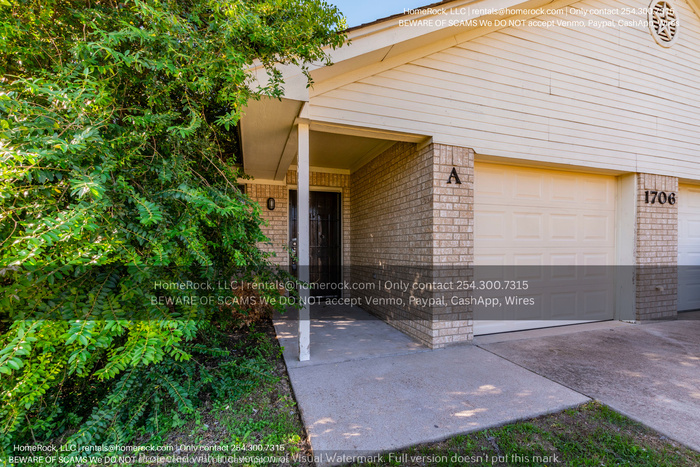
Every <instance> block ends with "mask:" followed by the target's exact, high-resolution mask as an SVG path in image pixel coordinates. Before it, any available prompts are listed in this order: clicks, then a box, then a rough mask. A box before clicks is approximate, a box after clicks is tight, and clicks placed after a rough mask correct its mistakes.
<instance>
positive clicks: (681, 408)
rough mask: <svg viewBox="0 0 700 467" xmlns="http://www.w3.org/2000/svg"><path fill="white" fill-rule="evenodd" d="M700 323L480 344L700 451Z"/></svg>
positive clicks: (689, 320)
mask: <svg viewBox="0 0 700 467" xmlns="http://www.w3.org/2000/svg"><path fill="white" fill-rule="evenodd" d="M697 318H700V313H692V314H685V313H684V314H681V319H679V320H677V321H669V322H659V323H654V324H644V325H636V326H624V327H615V328H612V329H608V330H598V331H589V332H579V333H572V334H567V335H562V336H552V337H542V338H537V339H522V340H512V341H507V342H500V343H491V344H481V345H479V344H478V338H477V345H478V346H479V347H481V348H482V349H484V350H487V351H489V352H491V353H493V354H494V355H498V356H500V357H503V358H505V359H507V360H508V361H510V362H512V363H515V364H517V365H519V366H521V367H522V368H525V369H527V370H530V371H532V372H534V373H537V374H538V375H541V376H544V377H545V378H547V379H548V380H550V381H554V382H557V383H559V384H561V385H563V386H566V387H567V388H570V389H572V390H574V391H576V392H577V393H579V394H582V395H585V396H587V397H590V398H592V399H596V400H599V401H600V402H602V403H603V404H606V405H608V406H610V407H611V408H613V409H614V410H616V411H618V412H621V413H623V414H625V415H627V416H629V417H630V418H632V419H635V420H637V421H640V422H642V423H643V424H645V425H647V426H649V427H651V428H654V429H655V430H657V431H659V432H661V433H663V434H665V435H666V436H668V437H669V438H672V439H675V440H676V441H679V442H681V443H683V444H685V445H687V446H689V447H691V448H693V449H695V450H697V451H700V320H699V319H697Z"/></svg>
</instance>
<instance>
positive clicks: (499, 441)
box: [356, 402, 700, 467]
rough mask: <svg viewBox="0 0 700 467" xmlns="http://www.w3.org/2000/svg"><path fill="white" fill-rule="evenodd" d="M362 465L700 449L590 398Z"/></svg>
mask: <svg viewBox="0 0 700 467" xmlns="http://www.w3.org/2000/svg"><path fill="white" fill-rule="evenodd" d="M426 461H427V462H426ZM356 465H359V464H356ZM364 465H382V466H384V465H391V466H419V465H420V466H422V465H435V466H460V465H479V466H481V465H483V466H504V465H567V466H613V465H615V466H617V465H627V466H635V467H636V466H649V467H658V466H669V467H679V466H698V465H700V453H697V452H695V451H693V450H691V449H688V448H686V447H684V446H681V445H679V444H678V443H675V442H673V441H671V440H669V439H668V438H666V437H665V436H662V435H660V434H659V433H656V432H654V431H652V430H650V429H649V428H647V427H645V426H643V425H641V424H639V423H636V422H634V421H632V420H630V419H629V418H627V417H625V416H623V415H620V414H619V413H617V412H615V411H613V410H611V409H610V408H608V407H607V406H605V405H602V404H599V403H596V402H592V403H588V404H585V405H582V406H580V407H577V408H575V409H569V410H565V411H563V412H559V413H556V414H553V415H546V416H543V417H539V418H535V419H531V420H526V421H523V422H519V423H514V424H511V425H506V426H503V427H501V428H496V429H492V430H485V431H480V432H476V433H470V434H467V435H461V436H455V437H454V438H451V439H448V440H446V441H443V442H439V443H431V444H424V445H419V446H414V447H411V448H409V449H406V450H404V451H400V452H394V453H389V454H385V455H384V456H383V457H382V459H381V461H380V462H378V463H372V464H364Z"/></svg>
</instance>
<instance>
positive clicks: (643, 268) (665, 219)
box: [636, 174, 678, 321]
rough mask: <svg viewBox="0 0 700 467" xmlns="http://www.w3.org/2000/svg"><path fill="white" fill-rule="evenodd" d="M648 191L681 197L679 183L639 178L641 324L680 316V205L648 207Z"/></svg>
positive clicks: (638, 291) (653, 177) (638, 301)
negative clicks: (678, 297) (678, 294)
mask: <svg viewBox="0 0 700 467" xmlns="http://www.w3.org/2000/svg"><path fill="white" fill-rule="evenodd" d="M646 191H665V192H666V193H667V194H669V193H676V196H677V194H678V179H677V178H676V177H666V176H663V175H651V174H637V240H636V251H637V271H636V309H637V319H638V320H639V321H648V320H653V319H664V318H673V317H675V316H677V313H678V311H677V310H678V301H677V293H678V271H677V268H676V266H677V262H678V204H677V203H676V204H674V205H671V204H670V203H668V202H666V203H665V204H661V203H659V202H658V201H657V202H656V203H654V204H651V203H646V193H645V192H646Z"/></svg>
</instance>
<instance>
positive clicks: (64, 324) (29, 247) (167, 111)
mask: <svg viewBox="0 0 700 467" xmlns="http://www.w3.org/2000/svg"><path fill="white" fill-rule="evenodd" d="M343 26H344V24H343V22H342V18H341V15H340V13H339V12H338V11H337V9H335V8H334V7H330V6H328V5H327V4H325V3H324V2H322V1H320V0H306V1H301V0H260V1H257V0H256V1H252V0H244V1H237V2H230V1H225V0H209V1H206V2H190V1H185V0H173V1H169V2H159V1H155V0H142V1H136V2H123V3H119V4H118V5H117V4H115V5H111V4H109V5H108V4H105V3H104V2H89V3H85V2H82V1H77V0H60V1H59V0H12V1H8V0H0V30H1V31H2V34H0V332H2V334H0V374H1V375H2V377H1V378H0V420H3V424H0V455H2V454H5V453H6V451H4V449H6V448H7V446H11V445H13V444H23V443H24V442H25V441H27V440H31V442H33V441H34V439H35V438H36V437H39V438H41V437H42V436H44V437H45V438H46V437H50V436H55V434H56V433H61V432H62V431H61V430H66V429H69V428H70V429H77V431H76V432H75V435H74V436H73V437H72V438H71V439H74V440H75V442H76V443H83V442H84V443H98V442H107V441H108V440H113V441H114V440H119V441H121V442H126V441H125V440H127V439H128V437H129V436H132V435H133V433H134V429H135V428H134V427H135V426H137V425H138V424H139V423H144V420H145V419H148V417H149V416H150V414H151V411H153V410H155V409H154V407H155V406H154V405H153V404H155V403H156V402H155V401H164V402H162V403H164V404H165V403H167V404H171V406H172V408H173V409H175V410H180V411H187V410H190V408H191V406H192V404H193V403H194V402H193V401H195V398H194V397H195V394H196V391H195V389H193V387H191V386H190V384H191V383H190V380H192V379H195V378H200V379H201V380H202V381H212V380H213V379H212V378H211V376H206V378H205V377H204V376H203V375H204V373H201V372H200V371H199V370H198V368H199V367H198V363H197V362H196V361H195V359H193V358H192V355H193V354H194V353H197V354H198V355H201V354H202V353H201V352H198V351H197V350H196V349H193V348H192V341H193V340H196V339H199V338H201V337H202V334H203V333H204V331H203V330H202V329H208V331H207V332H212V330H211V329H210V328H207V327H206V326H207V323H208V322H209V321H210V320H212V319H213V318H214V317H217V316H219V314H220V313H221V312H222V311H221V310H220V309H219V308H218V306H217V305H216V304H212V303H205V302H199V301H197V300H191V298H192V297H194V298H200V297H202V296H204V294H205V293H207V292H205V291H194V292H192V291H179V290H163V289H158V288H156V287H155V286H154V284H155V283H156V282H166V283H167V282H178V281H186V280H194V281H198V282H202V281H212V282H216V281H218V280H219V279H221V278H222V277H232V276H234V275H235V276H236V277H239V278H240V279H241V280H252V278H256V279H257V280H261V281H265V280H276V278H278V275H279V274H280V273H279V272H278V271H276V270H275V269H274V268H273V267H272V265H271V264H270V263H269V261H268V256H267V255H266V254H265V253H263V252H261V251H260V250H259V249H258V244H259V243H260V242H262V241H265V240H266V239H265V236H264V235H263V233H262V230H261V228H260V225H261V219H260V217H259V210H258V209H257V208H255V206H254V204H253V203H252V201H251V200H250V199H249V198H247V197H246V196H245V195H243V194H241V193H240V192H239V191H238V190H237V188H236V186H235V185H236V182H237V179H238V177H239V176H240V175H241V174H240V173H239V171H238V169H237V168H236V166H235V162H236V157H237V156H238V153H239V152H240V150H239V141H238V137H237V132H236V131H235V125H236V124H237V123H238V121H239V119H240V115H241V112H242V109H244V108H245V105H246V102H247V101H248V99H250V98H251V97H256V94H257V93H264V94H268V95H272V96H279V95H281V92H282V85H283V83H282V82H281V80H280V79H279V78H280V75H279V73H278V72H276V71H275V68H274V66H275V64H276V63H295V64H299V65H302V66H303V65H304V64H305V63H308V62H310V61H317V60H324V59H325V58H326V54H325V51H324V49H323V47H324V46H326V45H329V46H330V47H337V46H339V45H340V44H342V42H343V40H344V37H343V36H342V34H337V32H338V29H339V28H342V27H343ZM255 60H258V61H259V62H260V63H262V64H263V66H265V67H266V68H267V70H268V72H269V74H270V75H271V76H272V79H271V80H270V81H269V84H268V85H267V86H266V87H265V89H261V90H251V89H249V87H248V84H249V82H250V79H251V77H250V76H249V74H248V73H247V71H246V70H247V68H248V67H249V66H250V65H251V64H252V63H253V62H254V61H255ZM185 298H187V300H185ZM160 299H169V300H170V302H159V300H160ZM137 375H138V378H137V377H136V376H137ZM110 383H112V384H114V386H113V387H110V388H108V389H109V390H104V391H102V392H99V394H100V395H99V396H95V398H93V399H83V398H82V397H81V396H82V392H81V391H83V390H84V388H86V387H102V386H100V385H108V384H110ZM117 383H118V384H117ZM202 384H204V383H202ZM144 393H145V394H147V396H146V397H144V398H140V396H141V394H144ZM151 397H152V398H151ZM79 401H83V402H79ZM125 401H128V404H127V403H126V402H125ZM159 403H160V402H159ZM71 404H72V405H71ZM80 404H89V406H88V407H87V408H85V407H83V408H82V409H83V410H82V411H78V410H77V409H76V407H74V406H80ZM125 404H126V405H125ZM78 412H79V413H78ZM68 413H72V414H74V415H73V417H74V418H75V420H74V422H71V423H74V425H75V424H77V425H78V426H74V425H70V426H69V423H68V422H67V421H66V420H67V417H66V416H65V414H68ZM76 413H77V414H76ZM62 414H63V415H62ZM76 420H77V421H76ZM45 438H44V439H45Z"/></svg>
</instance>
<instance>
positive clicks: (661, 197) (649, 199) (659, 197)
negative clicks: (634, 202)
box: [645, 191, 676, 204]
mask: <svg viewBox="0 0 700 467" xmlns="http://www.w3.org/2000/svg"><path fill="white" fill-rule="evenodd" d="M645 193H646V198H645V199H646V203H647V204H655V203H656V202H657V201H658V202H659V204H666V202H667V201H668V204H676V194H675V193H669V194H668V195H666V192H665V191H645Z"/></svg>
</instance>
